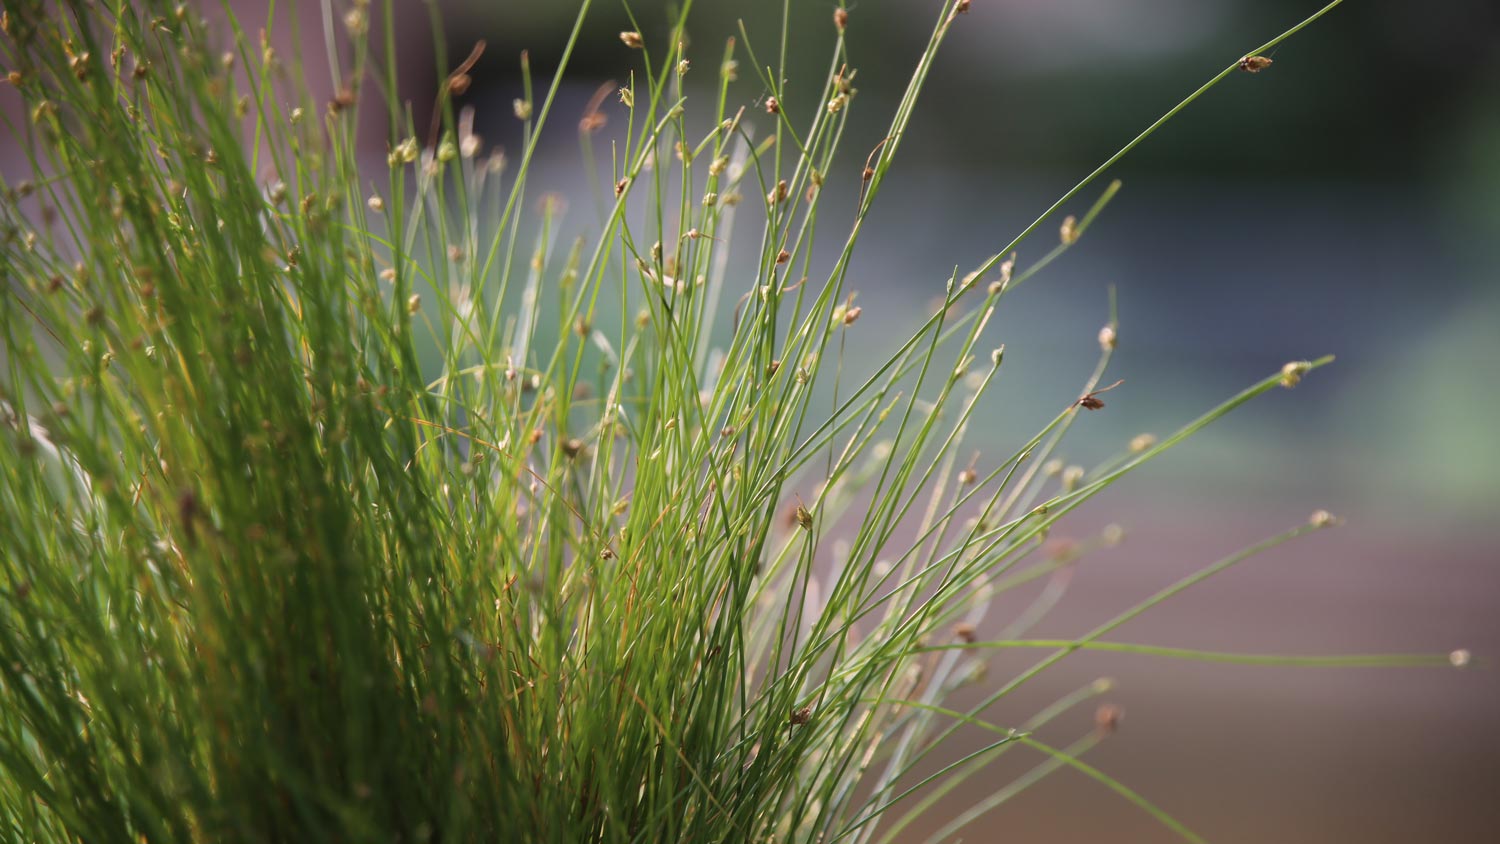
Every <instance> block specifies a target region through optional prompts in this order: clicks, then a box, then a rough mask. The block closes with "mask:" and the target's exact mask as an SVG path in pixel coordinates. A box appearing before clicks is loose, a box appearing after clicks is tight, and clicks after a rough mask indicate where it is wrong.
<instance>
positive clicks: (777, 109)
mask: <svg viewBox="0 0 1500 844" xmlns="http://www.w3.org/2000/svg"><path fill="white" fill-rule="evenodd" d="M780 113H781V101H780V100H778V99H776V98H775V97H766V114H780Z"/></svg>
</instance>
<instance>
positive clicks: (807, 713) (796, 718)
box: [791, 706, 812, 727]
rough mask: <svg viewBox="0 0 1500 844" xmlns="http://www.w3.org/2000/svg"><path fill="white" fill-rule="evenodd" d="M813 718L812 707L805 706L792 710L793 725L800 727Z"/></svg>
mask: <svg viewBox="0 0 1500 844" xmlns="http://www.w3.org/2000/svg"><path fill="white" fill-rule="evenodd" d="M811 720H812V707H811V706H803V707H799V708H797V709H793V710H792V718H791V721H792V726H793V727H800V726H802V725H803V724H806V723H807V722H808V721H811Z"/></svg>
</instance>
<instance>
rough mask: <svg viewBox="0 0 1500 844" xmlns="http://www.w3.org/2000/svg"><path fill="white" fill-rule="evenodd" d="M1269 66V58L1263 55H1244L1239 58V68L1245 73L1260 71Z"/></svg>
mask: <svg viewBox="0 0 1500 844" xmlns="http://www.w3.org/2000/svg"><path fill="white" fill-rule="evenodd" d="M1270 66H1271V60H1270V59H1268V58H1266V57H1265V56H1246V57H1244V58H1243V59H1240V70H1243V71H1245V72H1246V73H1260V72H1261V71H1262V70H1265V69H1266V68H1268V67H1270Z"/></svg>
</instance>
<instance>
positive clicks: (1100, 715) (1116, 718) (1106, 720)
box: [1094, 703, 1125, 736]
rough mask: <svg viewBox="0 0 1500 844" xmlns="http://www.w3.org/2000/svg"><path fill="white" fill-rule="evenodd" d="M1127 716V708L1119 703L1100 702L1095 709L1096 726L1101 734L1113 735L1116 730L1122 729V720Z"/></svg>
mask: <svg viewBox="0 0 1500 844" xmlns="http://www.w3.org/2000/svg"><path fill="white" fill-rule="evenodd" d="M1124 718H1125V710H1124V709H1122V708H1120V706H1119V705H1118V704H1113V703H1105V704H1100V706H1099V708H1098V709H1096V710H1094V726H1095V727H1096V728H1097V729H1098V730H1099V735H1101V736H1108V735H1113V734H1114V732H1115V730H1118V729H1120V721H1121V720H1123V719H1124Z"/></svg>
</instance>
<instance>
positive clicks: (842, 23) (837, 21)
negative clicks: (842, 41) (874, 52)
mask: <svg viewBox="0 0 1500 844" xmlns="http://www.w3.org/2000/svg"><path fill="white" fill-rule="evenodd" d="M833 25H834V28H836V29H838V31H839V32H843V31H844V28H845V27H847V26H848V25H849V10H848V9H845V8H843V7H842V6H841V7H839V8H837V9H834V10H833Z"/></svg>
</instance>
